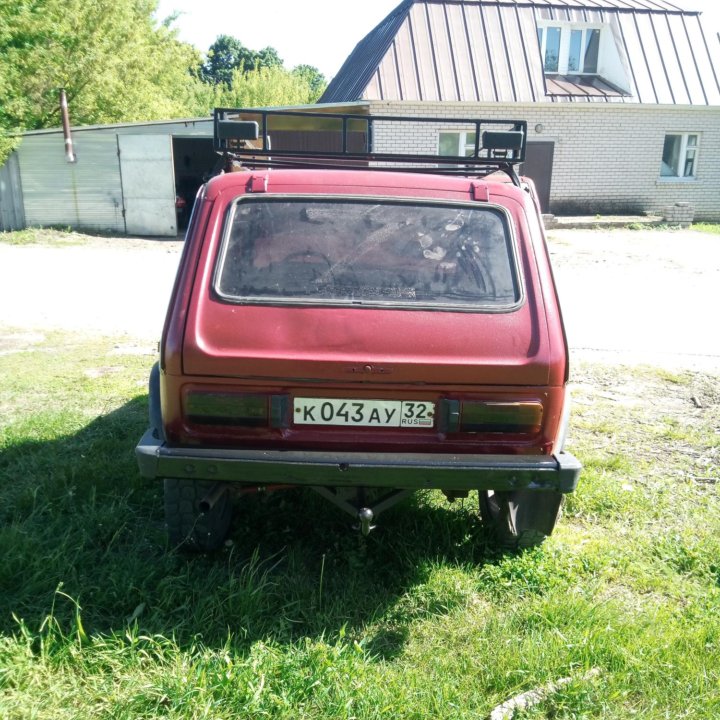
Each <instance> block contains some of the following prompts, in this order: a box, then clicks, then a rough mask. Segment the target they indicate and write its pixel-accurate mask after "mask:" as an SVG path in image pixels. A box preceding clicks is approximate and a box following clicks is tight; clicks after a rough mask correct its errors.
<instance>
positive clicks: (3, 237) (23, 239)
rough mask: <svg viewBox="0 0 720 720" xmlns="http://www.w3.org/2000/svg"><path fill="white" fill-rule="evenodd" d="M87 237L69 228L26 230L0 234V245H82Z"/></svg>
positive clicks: (86, 240)
mask: <svg viewBox="0 0 720 720" xmlns="http://www.w3.org/2000/svg"><path fill="white" fill-rule="evenodd" d="M87 242H88V236H87V235H83V234H82V233H77V232H74V231H72V230H70V229H69V228H27V229H25V230H16V231H14V232H0V243H4V244H6V245H56V246H62V247H66V246H68V245H84V244H85V243H87Z"/></svg>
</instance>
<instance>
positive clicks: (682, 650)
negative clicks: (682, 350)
mask: <svg viewBox="0 0 720 720" xmlns="http://www.w3.org/2000/svg"><path fill="white" fill-rule="evenodd" d="M18 337H19V338H20V339H19V340H18V341H17V342H14V341H13V339H12V338H10V339H9V340H8V338H7V336H6V337H5V342H4V343H0V453H1V454H0V476H1V478H2V482H1V483H0V557H1V558H2V561H1V562H0V718H3V720H13V719H18V720H19V719H21V718H22V719H25V718H35V719H37V720H42V719H45V718H47V719H48V720H50V719H52V720H61V719H64V718H68V719H70V718H72V719H73V720H75V719H77V718H112V719H113V720H121V719H124V718H127V720H130V719H132V720H137V719H138V718H158V717H161V718H208V719H220V718H222V719H223V720H227V719H228V718H288V719H290V718H293V719H296V718H313V719H314V718H381V717H382V718H418V719H420V718H433V719H436V718H448V719H452V720H457V719H463V718H468V719H469V718H473V719H474V720H476V719H477V718H485V717H487V716H488V715H489V713H490V712H491V710H492V709H493V708H494V707H495V706H496V705H498V704H499V703H501V702H503V701H504V700H506V699H508V698H509V697H512V696H514V695H517V694H519V693H522V692H525V691H528V690H531V689H533V688H537V687H541V686H545V685H547V684H548V683H550V682H553V681H557V680H558V679H560V678H569V679H570V680H569V682H567V683H564V684H561V685H560V686H558V687H556V691H555V692H551V693H549V694H548V695H547V696H546V697H545V699H544V700H542V701H541V702H540V703H539V704H536V705H534V706H532V707H529V708H527V709H525V710H523V711H520V712H519V713H516V715H515V717H516V718H595V717H597V718H618V719H620V718H622V719H623V720H625V719H626V718H628V717H632V718H672V719H675V718H707V719H710V718H717V717H720V499H719V498H718V483H719V482H720V472H719V471H718V464H719V463H718V459H719V458H718V456H719V455H720V450H719V447H720V379H719V378H718V377H714V376H709V375H703V374H697V373H677V374H673V373H668V372H665V371H658V370H652V369H649V368H639V369H633V368H619V369H618V368H614V369H613V368H604V367H599V366H587V365H586V366H580V367H576V368H575V369H574V381H575V390H574V397H575V398H576V403H575V405H574V418H573V423H574V424H573V428H572V433H571V442H570V444H571V449H572V450H573V452H575V453H576V454H577V455H578V456H579V458H580V459H581V460H582V461H583V462H584V464H585V470H584V473H583V476H582V478H581V482H580V487H579V490H578V492H577V493H576V494H574V495H573V496H571V497H570V498H569V499H568V502H567V504H566V506H565V512H564V517H563V518H562V520H561V521H560V524H559V526H558V529H557V530H556V532H555V534H554V535H553V537H552V538H550V540H549V541H548V542H547V543H546V544H545V545H544V546H543V547H542V548H540V549H537V550H533V551H531V552H526V553H521V554H507V555H503V554H501V553H499V552H497V551H495V550H494V549H493V547H492V544H491V543H490V541H489V538H488V536H487V535H486V533H485V532H484V530H483V528H482V527H481V526H480V524H479V522H478V520H477V516H476V515H477V513H476V508H477V503H476V498H474V497H471V498H470V499H468V500H466V501H464V502H456V503H455V504H453V505H448V504H447V503H446V502H445V501H444V499H443V498H442V496H439V495H437V494H435V493H428V494H425V495H418V496H416V497H415V498H413V499H411V500H409V501H408V502H406V503H404V504H402V505H400V506H398V507H396V508H394V509H393V510H392V511H390V512H388V513H387V514H386V515H383V516H382V518H381V522H380V527H379V528H378V529H377V530H376V531H374V533H373V534H371V535H370V536H369V537H368V538H366V539H363V538H362V537H360V536H359V534H357V533H356V532H353V531H351V530H349V529H348V525H349V518H348V517H347V516H345V515H344V514H342V513H340V511H338V510H336V509H335V508H334V507H332V506H330V505H328V504H326V503H325V502H324V501H323V500H321V499H320V498H318V497H316V496H315V495H314V494H312V493H310V492H309V491H308V492H303V491H299V490H298V491H295V490H293V491H288V492H284V493H277V494H274V495H270V496H268V497H260V496H257V497H254V496H251V497H247V496H246V497H244V498H243V499H242V500H241V501H240V502H239V503H238V506H237V507H236V511H235V518H234V525H233V533H232V542H231V543H230V544H228V546H227V547H225V548H224V549H223V550H222V551H220V552H219V553H217V554H215V555H210V556H198V557H187V556H183V555H182V554H179V553H178V552H176V551H174V549H173V548H172V547H168V544H167V539H166V535H165V532H164V529H163V518H162V497H161V488H160V487H159V486H158V485H155V484H151V483H147V482H145V481H143V480H141V478H140V477H139V475H138V472H137V469H136V466H135V460H134V455H133V448H134V446H135V443H136V442H137V440H138V438H139V437H140V435H141V434H142V432H143V430H144V429H145V422H146V420H145V418H146V412H147V403H146V397H145V382H146V377H147V374H148V371H149V368H150V366H151V364H152V362H153V361H154V358H153V357H152V356H151V355H143V354H138V353H135V352H133V348H132V347H127V346H126V344H125V343H124V341H123V340H122V339H121V340H116V339H107V340H92V341H91V340H85V339H82V338H77V337H75V336H69V335H48V336H45V337H44V338H42V337H39V338H38V337H35V338H34V339H32V338H31V339H30V341H28V340H27V338H26V339H25V340H22V338H21V337H20V336H18ZM23 342H24V343H25V345H23V344H22V343H23ZM33 343H35V344H33ZM591 671H592V672H591Z"/></svg>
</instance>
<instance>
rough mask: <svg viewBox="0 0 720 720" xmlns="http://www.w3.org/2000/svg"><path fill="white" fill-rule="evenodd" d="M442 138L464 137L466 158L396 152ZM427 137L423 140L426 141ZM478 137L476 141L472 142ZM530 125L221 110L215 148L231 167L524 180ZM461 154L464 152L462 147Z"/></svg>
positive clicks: (216, 121) (216, 118)
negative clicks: (417, 141) (520, 173)
mask: <svg viewBox="0 0 720 720" xmlns="http://www.w3.org/2000/svg"><path fill="white" fill-rule="evenodd" d="M441 132H451V133H452V132H458V133H459V132H464V133H466V136H465V137H466V138H469V139H470V142H468V143H466V144H465V146H464V151H465V152H466V153H467V154H465V155H441V154H440V152H439V150H438V152H437V153H425V152H422V153H418V152H417V151H411V150H408V151H407V152H403V151H398V150H397V147H398V145H399V143H398V141H397V138H398V137H406V138H407V140H408V142H407V145H408V146H409V147H412V145H413V139H414V138H418V136H420V137H421V142H422V144H424V145H425V146H426V147H427V146H428V145H436V144H437V143H438V138H439V133H441ZM423 135H424V138H422V136H423ZM473 135H474V139H473ZM526 140H527V122H526V121H524V120H497V119H493V120H487V119H475V118H470V119H469V118H457V117H413V116H394V115H353V114H347V113H326V112H310V111H300V110H262V109H252V108H216V109H215V112H214V146H215V150H216V151H217V152H218V153H220V154H222V155H224V156H225V157H226V158H227V160H228V161H230V162H232V161H233V160H236V161H239V162H241V163H243V164H245V165H248V166H250V167H268V168H315V169H321V168H322V169H326V168H342V169H363V170H368V169H371V170H395V171H397V170H401V171H403V172H422V173H434V174H442V175H464V176H468V175H487V174H489V173H492V172H495V171H497V170H501V171H504V172H506V173H507V174H508V175H510V177H511V178H512V180H513V182H514V183H515V184H518V185H519V180H518V177H517V174H516V172H515V165H518V164H519V163H522V162H524V161H525V146H526ZM458 149H460V148H458Z"/></svg>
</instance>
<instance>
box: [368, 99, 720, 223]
mask: <svg viewBox="0 0 720 720" xmlns="http://www.w3.org/2000/svg"><path fill="white" fill-rule="evenodd" d="M370 113H371V114H372V115H382V114H386V115H424V116H426V117H433V116H434V117H451V118H457V117H469V118H483V117H484V118H487V119H508V118H510V119H512V118H517V119H520V120H527V122H528V128H529V138H528V139H529V141H532V140H544V141H552V142H554V143H555V158H554V163H553V177H552V187H551V194H550V203H551V210H553V211H564V212H565V213H566V214H568V213H569V214H595V213H596V212H608V211H616V212H620V213H622V212H630V211H635V210H638V209H640V210H644V211H649V212H661V211H662V209H663V208H665V207H667V206H668V205H672V204H674V203H675V202H689V203H691V204H692V205H693V206H694V207H695V218H696V219H700V220H713V221H716V222H718V221H720V107H697V106H694V107H685V106H677V105H673V106H667V105H666V106H663V105H657V106H655V105H653V106H650V105H637V104H632V105H631V104H622V103H608V104H602V105H601V104H598V103H592V104H591V103H586V104H581V103H542V104H539V103H534V104H530V103H528V104H517V105H510V104H479V103H421V102H406V103H400V102H381V101H371V102H370ZM538 124H540V125H542V126H543V129H542V132H541V133H536V132H535V126H536V125H538ZM439 129H440V128H439V127H435V126H431V125H428V124H421V123H419V124H418V126H417V131H416V132H413V133H412V136H410V137H407V138H405V139H398V138H396V137H393V136H392V135H391V134H387V133H383V132H376V143H377V144H376V150H378V151H393V150H395V151H399V150H401V149H402V151H408V150H410V149H411V150H416V151H418V152H436V151H437V132H438V130H439ZM455 129H457V128H455ZM669 132H697V133H699V134H700V152H699V155H698V165H697V179H695V180H672V179H667V178H663V179H662V180H661V179H660V161H661V158H662V150H663V143H664V139H665V134H666V133H669Z"/></svg>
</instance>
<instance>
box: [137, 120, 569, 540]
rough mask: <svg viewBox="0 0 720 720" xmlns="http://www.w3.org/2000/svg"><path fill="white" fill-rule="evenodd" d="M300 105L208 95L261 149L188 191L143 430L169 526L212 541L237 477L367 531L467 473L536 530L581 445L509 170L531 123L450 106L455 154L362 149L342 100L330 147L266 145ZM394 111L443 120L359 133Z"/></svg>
mask: <svg viewBox="0 0 720 720" xmlns="http://www.w3.org/2000/svg"><path fill="white" fill-rule="evenodd" d="M299 114H300V113H297V115H299ZM295 115H296V113H282V112H276V113H272V112H270V111H264V112H259V111H239V110H235V111H224V110H223V111H217V112H216V142H217V144H218V149H219V150H220V151H221V152H224V153H227V156H228V159H229V164H231V163H235V165H236V166H237V163H238V162H242V161H243V160H244V161H245V162H250V163H251V165H252V168H251V169H249V170H247V169H246V168H245V167H243V171H241V172H227V173H225V174H223V175H220V176H218V177H215V178H213V179H212V180H210V181H209V182H208V183H207V184H206V185H205V186H204V187H203V188H202V189H201V191H200V193H199V194H198V198H197V200H196V203H195V207H194V210H193V214H192V218H191V221H190V226H189V229H188V233H187V239H186V243H185V248H184V252H183V255H182V259H181V262H180V267H179V270H178V275H177V280H176V283H175V288H174V290H173V294H172V298H171V300H170V306H169V310H168V315H167V320H166V323H165V328H164V332H163V337H162V342H161V353H160V362H159V365H157V366H156V367H155V368H154V370H153V373H152V375H151V378H150V425H151V427H150V429H149V430H148V432H147V433H146V434H145V435H144V437H143V438H142V440H141V441H140V443H139V445H138V447H137V450H136V453H137V457H138V461H139V464H140V469H141V472H142V473H143V475H145V476H146V477H150V478H158V479H160V478H161V479H163V481H164V487H165V511H166V519H167V525H168V529H169V533H170V539H171V542H173V543H174V544H184V545H186V546H188V547H191V548H196V549H201V550H208V549H213V548H216V547H218V546H219V545H220V544H221V543H222V542H223V540H224V538H225V537H226V534H227V533H228V531H229V527H230V521H231V514H232V496H233V494H234V493H237V492H247V491H249V490H251V489H257V488H268V489H273V488H277V487H280V486H282V487H285V486H307V487H311V488H313V489H314V490H316V491H317V492H319V493H320V494H321V495H323V496H324V497H326V498H327V499H328V500H330V501H332V502H333V503H335V504H336V505H337V506H339V507H340V508H342V509H343V510H346V511H347V512H349V513H350V514H352V515H353V516H354V517H355V518H356V520H357V523H358V525H359V527H360V528H361V530H362V531H363V532H365V533H367V532H369V530H370V529H371V528H372V527H373V522H374V520H375V519H376V518H377V516H378V515H379V514H380V513H381V512H382V511H383V510H385V509H387V508H388V507H390V506H391V505H393V504H394V503H396V502H398V501H399V500H401V499H402V498H404V497H405V496H406V495H408V494H409V493H411V492H413V491H414V490H419V489H426V488H435V489H439V490H442V491H443V492H444V493H445V495H446V496H447V497H448V498H449V499H454V498H457V497H466V496H467V495H468V493H469V492H470V491H472V490H477V491H478V494H479V498H480V511H481V517H482V520H483V522H485V523H487V524H489V525H490V526H491V527H492V528H493V531H494V533H495V535H496V537H497V539H498V541H499V542H500V543H501V544H502V545H504V546H512V547H527V546H531V545H535V544H537V543H539V542H541V541H542V540H543V539H544V538H545V537H546V536H547V535H549V534H550V533H551V532H552V530H553V527H554V525H555V523H556V520H557V517H558V513H559V509H560V504H561V500H562V497H563V494H564V493H567V492H570V491H572V490H574V489H575V486H576V484H577V480H578V476H579V472H580V465H579V463H578V462H577V460H576V459H575V458H574V457H573V456H572V455H570V454H569V453H566V452H565V451H564V448H563V445H564V438H565V432H566V428H567V423H568V394H567V390H566V382H567V380H568V348H567V343H566V340H565V336H564V331H563V325H562V318H561V313H560V306H559V303H558V298H557V293H556V290H555V286H554V283H553V276H552V271H551V267H550V260H549V257H548V252H547V248H546V245H545V238H544V232H543V227H542V222H541V218H540V214H539V209H538V203H537V200H536V198H535V194H534V189H533V186H532V184H531V183H530V182H529V181H526V180H522V181H520V180H519V179H518V178H517V176H516V175H515V172H514V165H515V164H517V163H518V162H521V161H522V159H523V157H524V137H525V136H524V132H525V126H524V124H523V123H514V124H513V125H512V126H511V129H510V130H497V129H496V128H495V127H494V126H491V129H490V130H484V127H486V126H488V123H489V121H477V120H465V121H459V120H449V121H446V120H443V124H444V125H446V124H447V123H448V122H453V123H460V122H464V123H465V124H466V125H467V124H470V125H471V126H474V127H476V137H477V138H478V140H477V142H476V152H475V154H474V155H473V156H471V157H470V158H466V157H463V158H450V159H448V158H447V157H445V156H443V157H440V156H433V157H431V158H429V157H428V156H426V155H419V156H412V157H409V156H405V155H402V156H398V155H397V154H395V153H380V152H371V151H370V150H366V151H365V152H357V151H353V152H350V151H348V150H347V147H348V145H350V144H351V143H349V142H348V141H347V133H346V127H347V126H350V123H351V122H354V123H355V125H354V126H352V127H357V125H358V123H360V122H361V120H358V119H352V118H351V121H348V120H347V117H345V119H344V120H342V121H338V122H342V125H343V129H342V137H343V140H342V143H341V145H342V147H341V148H340V149H339V150H337V151H324V152H317V151H314V152H312V153H311V152H310V151H297V152H294V151H291V150H285V149H282V150H274V151H273V152H274V153H275V154H273V152H271V151H270V140H269V138H270V132H271V131H272V129H273V122H275V123H276V124H277V126H278V127H282V126H281V125H280V124H279V121H278V120H277V118H276V116H278V117H285V116H291V117H294V116H295ZM248 117H250V118H255V120H252V119H251V120H247V118H248ZM307 117H308V115H307V114H303V122H304V123H307V122H308V121H307V120H306V118H307ZM321 117H322V122H323V123H325V125H324V126H323V127H326V126H327V123H328V119H327V116H325V115H323V116H321ZM333 117H338V118H339V117H343V116H333ZM353 117H354V116H353ZM393 120H395V121H397V122H408V121H413V122H418V121H420V122H432V121H431V120H429V119H418V118H410V119H408V118H394V119H393V118H391V119H387V118H377V119H368V118H362V122H365V123H366V133H365V135H364V137H365V138H366V139H367V142H368V144H370V143H371V142H372V140H373V138H375V137H377V136H378V133H379V130H378V128H377V127H375V126H374V125H373V123H375V125H377V123H378V122H383V123H385V125H386V126H392V121H393ZM435 122H439V121H437V120H435ZM473 123H475V124H476V125H473ZM273 138H282V132H281V131H280V130H278V131H277V132H273ZM276 144H277V143H276ZM281 153H282V155H281ZM338 157H339V158H340V159H341V160H342V161H344V162H345V163H346V164H347V165H350V166H351V169H337V168H336V167H332V164H333V163H335V164H337V159H338ZM430 161H432V162H433V163H434V166H433V167H432V168H429V167H427V166H428V164H429V162H430ZM368 163H370V164H371V165H370V166H368ZM389 163H393V164H394V165H396V166H397V165H398V164H402V165H403V169H402V170H395V171H388V169H387V168H388V164H389ZM263 165H270V166H271V167H270V168H267V167H261V166H263ZM308 165H310V166H311V167H309V168H308V167H306V166H308ZM405 166H408V167H405ZM497 170H501V171H504V174H502V175H499V174H497V173H496V174H495V175H493V176H492V177H489V176H487V177H485V176H484V174H486V173H488V172H493V171H497ZM443 173H449V174H443Z"/></svg>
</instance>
